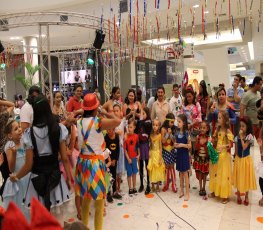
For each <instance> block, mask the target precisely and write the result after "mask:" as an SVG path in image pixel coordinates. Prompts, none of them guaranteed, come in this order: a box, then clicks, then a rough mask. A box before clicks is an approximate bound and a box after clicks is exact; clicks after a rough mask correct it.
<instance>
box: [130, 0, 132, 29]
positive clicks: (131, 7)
mask: <svg viewBox="0 0 263 230" xmlns="http://www.w3.org/2000/svg"><path fill="white" fill-rule="evenodd" d="M131 26H132V0H130V30H131Z"/></svg>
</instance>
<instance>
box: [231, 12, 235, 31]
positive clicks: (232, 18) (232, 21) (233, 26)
mask: <svg viewBox="0 0 263 230" xmlns="http://www.w3.org/2000/svg"><path fill="white" fill-rule="evenodd" d="M231 23H232V33H234V31H235V25H234V17H233V15H232V16H231Z"/></svg>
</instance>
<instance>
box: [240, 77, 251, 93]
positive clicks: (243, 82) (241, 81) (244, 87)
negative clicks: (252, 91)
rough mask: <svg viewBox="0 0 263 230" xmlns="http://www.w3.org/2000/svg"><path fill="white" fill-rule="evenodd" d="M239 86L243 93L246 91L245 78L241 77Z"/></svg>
mask: <svg viewBox="0 0 263 230" xmlns="http://www.w3.org/2000/svg"><path fill="white" fill-rule="evenodd" d="M240 86H241V87H242V88H243V89H244V91H245V92H247V91H248V88H249V87H248V85H247V84H246V78H245V77H241V78H240Z"/></svg>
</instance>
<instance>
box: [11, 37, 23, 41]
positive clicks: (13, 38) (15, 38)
mask: <svg viewBox="0 0 263 230" xmlns="http://www.w3.org/2000/svg"><path fill="white" fill-rule="evenodd" d="M19 39H21V37H10V40H19Z"/></svg>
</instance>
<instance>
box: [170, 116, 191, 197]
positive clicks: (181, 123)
mask: <svg viewBox="0 0 263 230" xmlns="http://www.w3.org/2000/svg"><path fill="white" fill-rule="evenodd" d="M177 125H178V129H179V131H178V132H177V133H176V135H175V141H174V146H175V148H176V149H177V161H176V170H177V171H179V175H180V195H179V198H182V197H183V196H185V197H184V200H185V201H188V200H189V187H190V186H189V174H188V171H189V169H190V159H189V149H191V148H192V144H191V138H190V135H189V132H188V125H187V117H186V116H185V115H184V114H180V115H178V117H177ZM184 187H185V190H186V191H185V193H184Z"/></svg>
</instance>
